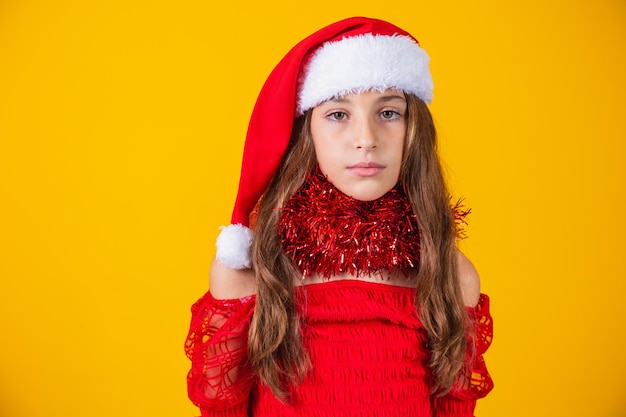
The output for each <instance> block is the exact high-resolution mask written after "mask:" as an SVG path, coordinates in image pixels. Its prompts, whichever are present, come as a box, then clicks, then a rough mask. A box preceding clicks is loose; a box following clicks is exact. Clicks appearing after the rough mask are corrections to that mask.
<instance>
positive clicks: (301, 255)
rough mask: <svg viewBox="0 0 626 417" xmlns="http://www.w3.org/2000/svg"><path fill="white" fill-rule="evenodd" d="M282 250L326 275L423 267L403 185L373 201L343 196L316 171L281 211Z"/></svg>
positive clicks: (303, 266)
mask: <svg viewBox="0 0 626 417" xmlns="http://www.w3.org/2000/svg"><path fill="white" fill-rule="evenodd" d="M279 233H280V235H281V238H282V244H283V250H284V251H285V253H286V254H287V255H289V256H290V257H291V258H292V259H293V261H294V262H295V264H296V265H297V266H298V267H299V268H300V270H301V271H302V274H303V276H305V277H306V276H309V275H311V274H313V273H318V274H321V275H322V276H323V277H325V278H329V277H331V276H333V275H337V274H340V273H350V274H353V275H356V276H365V275H370V274H374V273H381V272H382V271H391V270H393V269H398V270H401V271H408V270H409V269H413V268H417V267H418V266H419V257H420V236H419V230H418V226H417V219H416V216H415V214H413V210H412V208H411V204H410V203H409V201H408V198H407V197H406V195H405V193H404V191H402V189H401V187H396V188H394V189H392V190H391V191H389V192H388V193H387V194H385V195H384V196H382V197H381V198H379V199H377V200H374V201H359V200H356V199H354V198H352V197H349V196H347V195H345V194H343V193H342V192H341V191H339V190H338V189H336V188H335V187H334V186H333V185H332V184H330V183H329V182H328V181H327V180H326V178H325V177H324V175H323V174H322V173H321V172H320V171H319V169H316V170H315V171H314V172H313V173H311V174H309V176H308V178H307V181H306V182H305V184H304V186H303V187H302V189H301V190H300V191H299V192H298V193H296V194H295V195H294V196H293V197H291V199H290V200H289V201H288V202H287V204H286V205H285V207H284V208H283V209H282V212H281V218H280V223H279Z"/></svg>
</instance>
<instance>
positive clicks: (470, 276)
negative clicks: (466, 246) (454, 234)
mask: <svg viewBox="0 0 626 417" xmlns="http://www.w3.org/2000/svg"><path fill="white" fill-rule="evenodd" d="M456 267H457V275H458V277H459V281H460V283H461V292H462V293H463V302H464V303H465V305H466V306H468V307H474V306H475V305H476V304H478V298H479V297H480V276H479V275H478V271H477V270H476V268H475V267H474V264H472V262H471V261H470V260H469V259H468V258H467V256H465V255H464V254H463V252H461V251H460V250H458V249H457V250H456Z"/></svg>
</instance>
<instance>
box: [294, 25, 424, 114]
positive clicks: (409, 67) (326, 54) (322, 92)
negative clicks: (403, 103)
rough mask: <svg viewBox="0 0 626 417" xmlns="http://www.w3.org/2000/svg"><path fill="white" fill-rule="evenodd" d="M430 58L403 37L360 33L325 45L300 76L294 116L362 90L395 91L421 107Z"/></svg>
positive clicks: (411, 41) (408, 39)
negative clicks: (412, 97) (414, 99)
mask: <svg viewBox="0 0 626 417" xmlns="http://www.w3.org/2000/svg"><path fill="white" fill-rule="evenodd" d="M429 62H430V58H429V56H428V54H427V53H426V51H424V50H423V49H422V48H421V47H420V46H419V45H418V44H417V43H416V42H415V41H414V40H413V39H411V38H409V37H408V36H401V35H394V36H386V35H372V34H364V35H358V36H353V37H350V38H344V39H342V40H340V41H336V42H327V43H325V44H324V45H322V46H321V47H320V48H319V50H317V51H316V52H315V53H314V55H313V57H312V58H311V60H310V62H309V64H308V66H307V68H306V69H305V71H304V74H303V78H302V79H301V80H300V81H301V86H300V90H299V94H298V106H297V107H298V108H297V112H298V114H304V112H306V111H307V110H309V109H311V108H313V107H315V106H317V105H318V104H320V103H323V102H324V101H327V100H330V99H331V98H336V97H341V96H344V95H346V94H351V93H363V92H365V91H381V92H382V91H385V90H387V89H396V90H401V91H404V92H406V93H412V94H415V95H416V96H417V97H419V98H420V99H422V100H423V101H424V102H426V103H427V104H430V102H431V101H432V98H433V92H432V90H433V80H432V77H431V75H430V69H429Z"/></svg>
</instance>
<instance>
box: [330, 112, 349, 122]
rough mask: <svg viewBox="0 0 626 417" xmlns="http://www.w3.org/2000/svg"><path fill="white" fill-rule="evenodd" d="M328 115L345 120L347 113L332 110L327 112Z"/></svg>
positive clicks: (336, 119)
mask: <svg viewBox="0 0 626 417" xmlns="http://www.w3.org/2000/svg"><path fill="white" fill-rule="evenodd" d="M328 117H329V118H331V119H332V120H335V121H337V122H340V121H342V120H345V119H346V117H347V115H346V114H345V113H344V112H341V111H335V112H332V113H331V114H329V115H328Z"/></svg>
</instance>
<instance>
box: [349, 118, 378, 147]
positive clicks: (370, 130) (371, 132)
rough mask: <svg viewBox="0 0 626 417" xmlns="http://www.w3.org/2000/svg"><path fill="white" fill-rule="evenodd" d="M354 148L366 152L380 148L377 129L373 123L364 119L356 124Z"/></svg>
mask: <svg viewBox="0 0 626 417" xmlns="http://www.w3.org/2000/svg"><path fill="white" fill-rule="evenodd" d="M354 146H355V148H357V149H362V150H366V151H369V150H371V149H374V148H376V146H378V138H377V135H376V127H375V126H374V123H373V122H372V121H370V120H368V119H362V120H358V121H356V122H355V123H354Z"/></svg>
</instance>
